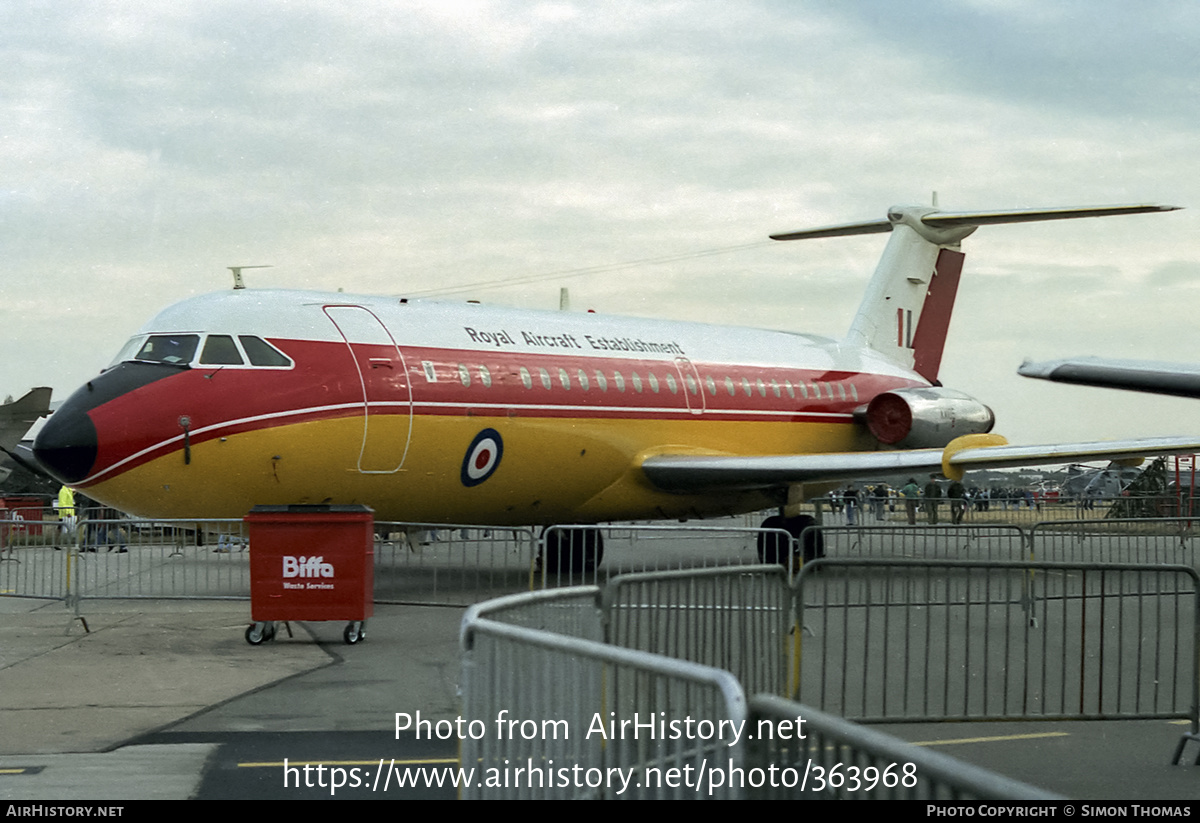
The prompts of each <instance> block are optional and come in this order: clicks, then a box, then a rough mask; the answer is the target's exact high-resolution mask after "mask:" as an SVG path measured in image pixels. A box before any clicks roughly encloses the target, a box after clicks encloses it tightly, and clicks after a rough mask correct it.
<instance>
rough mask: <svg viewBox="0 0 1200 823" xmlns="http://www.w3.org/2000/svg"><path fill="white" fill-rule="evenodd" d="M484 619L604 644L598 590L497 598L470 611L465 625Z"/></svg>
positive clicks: (573, 589) (583, 588) (584, 588)
mask: <svg viewBox="0 0 1200 823" xmlns="http://www.w3.org/2000/svg"><path fill="white" fill-rule="evenodd" d="M481 618H482V619H487V620H493V621H495V622H497V623H505V624H507V625H510V626H522V627H524V628H527V629H538V630H541V631H549V632H554V633H555V634H561V635H563V636H566V637H581V638H583V639H584V640H594V641H596V642H597V643H602V642H604V641H605V619H604V612H603V609H602V606H601V594H600V590H599V589H598V588H596V587H595V586H572V587H569V588H563V589H551V590H549V591H536V592H525V593H524V594H512V595H509V596H507V597H498V598H496V599H495V600H488V601H487V602H485V603H478V604H476V605H474V606H471V607H470V608H469V609H467V612H466V615H465V616H464V618H463V625H464V626H466V625H469V624H470V623H471V622H473V621H474V620H477V619H481Z"/></svg>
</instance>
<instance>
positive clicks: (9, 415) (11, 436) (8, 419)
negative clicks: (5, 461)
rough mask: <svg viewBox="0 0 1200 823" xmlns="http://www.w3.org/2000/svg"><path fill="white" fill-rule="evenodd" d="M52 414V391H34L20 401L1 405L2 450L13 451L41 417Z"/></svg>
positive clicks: (41, 389) (0, 441)
mask: <svg viewBox="0 0 1200 823" xmlns="http://www.w3.org/2000/svg"><path fill="white" fill-rule="evenodd" d="M49 413H50V389H48V388H46V387H45V386H42V387H40V388H36V389H32V390H31V391H29V392H28V393H26V394H25V396H24V397H22V398H21V399H20V400H14V401H11V402H9V403H4V404H3V405H0V449H2V450H4V451H11V450H12V449H14V448H16V446H17V444H18V443H20V442H21V438H22V437H24V436H25V432H27V431H29V427H30V426H32V425H33V424H34V423H36V422H37V419H38V418H39V417H44V416H46V415H47V414H49Z"/></svg>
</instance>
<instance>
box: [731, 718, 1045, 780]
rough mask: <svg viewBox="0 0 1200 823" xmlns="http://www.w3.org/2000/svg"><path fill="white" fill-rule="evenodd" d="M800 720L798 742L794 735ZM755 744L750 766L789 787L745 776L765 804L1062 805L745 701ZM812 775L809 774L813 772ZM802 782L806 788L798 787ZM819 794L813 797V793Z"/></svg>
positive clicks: (899, 745)
mask: <svg viewBox="0 0 1200 823" xmlns="http://www.w3.org/2000/svg"><path fill="white" fill-rule="evenodd" d="M797 718H803V719H804V724H803V728H802V729H801V730H799V731H802V732H803V735H804V736H803V738H801V737H799V732H798V731H797V723H796V719H797ZM749 727H750V728H751V729H754V730H755V732H754V736H753V738H752V739H751V740H750V741H749V744H748V749H749V751H748V753H747V754H748V760H749V762H751V763H755V764H764V763H766V764H773V765H774V766H776V768H777V770H778V773H779V774H780V776H781V777H783V776H785V775H787V773H788V771H789V770H790V772H791V774H792V776H793V779H792V780H791V781H784V780H780V781H778V782H777V783H775V784H772V783H771V781H770V780H769V779H768V777H769V774H768V773H766V772H765V771H764V770H763V769H762V767H761V766H759V768H758V770H757V771H758V774H755V772H754V770H753V769H752V770H751V771H750V772H749V781H750V787H751V790H752V791H751V792H750V795H749V796H750V797H751V798H753V799H764V800H1061V799H1062V798H1061V797H1060V796H1058V795H1055V794H1052V793H1050V792H1044V791H1042V790H1041V789H1037V788H1035V787H1032V786H1029V785H1027V784H1025V783H1020V782H1018V781H1016V780H1011V779H1009V778H1007V777H1003V776H1002V775H999V774H996V773H995V772H989V771H987V770H986V769H981V768H979V767H978V766H973V765H971V764H970V763H964V762H963V761H961V760H956V759H954V758H953V757H948V756H946V755H944V754H940V753H938V752H935V751H930V750H929V749H927V748H923V747H920V746H914V745H912V744H911V743H907V742H905V741H902V740H898V739H896V738H894V737H892V736H891V735H888V734H884V733H883V732H880V731H877V730H875V729H870V728H867V727H866V726H860V725H859V724H857V723H852V722H850V721H849V720H846V719H845V718H842V717H837V716H835V715H832V714H827V713H825V712H822V711H819V710H817V709H814V708H813V707H811V706H806V705H804V704H802V703H796V702H793V701H791V700H784V699H783V698H780V697H774V696H772V695H766V694H760V695H755V696H754V697H752V698H750V724H749ZM814 767H815V768H814ZM804 775H807V778H808V781H809V785H803V783H802V776H804ZM789 783H790V785H789ZM818 786H819V789H818V788H817V787H818Z"/></svg>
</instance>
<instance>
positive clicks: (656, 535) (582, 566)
mask: <svg viewBox="0 0 1200 823" xmlns="http://www.w3.org/2000/svg"><path fill="white" fill-rule="evenodd" d="M763 540H773V541H776V542H777V543H778V544H779V545H781V546H791V547H792V548H793V550H794V548H795V545H796V544H795V541H794V540H793V539H792V536H791V535H789V534H788V533H787V532H786V531H783V530H781V529H758V528H752V527H747V526H692V525H687V524H672V525H651V524H640V525H639V524H628V525H618V526H576V525H557V526H548V527H546V529H545V531H544V532H543V534H542V536H541V539H540V540H539V545H538V556H539V558H540V561H541V562H540V563H539V571H540V573H539V574H537V575H536V578H535V583H534V585H535V586H536V587H539V588H551V587H554V586H567V585H575V584H579V583H601V582H603V581H605V580H608V579H610V578H612V577H615V576H617V575H620V574H634V573H638V572H649V571H670V570H680V569H695V568H719V567H726V566H750V565H758V564H759V563H760V562H761V561H760V559H759V545H760V543H761V542H762V541H763ZM784 553H785V554H787V553H788V552H786V551H785V552H784ZM791 553H792V554H794V551H793V552H791Z"/></svg>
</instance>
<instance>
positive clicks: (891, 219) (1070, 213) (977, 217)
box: [771, 203, 1180, 240]
mask: <svg viewBox="0 0 1200 823" xmlns="http://www.w3.org/2000/svg"><path fill="white" fill-rule="evenodd" d="M1179 208H1180V206H1162V205H1158V204H1152V203H1139V204H1133V205H1125V206H1068V207H1066V208H1058V209H1012V210H999V211H962V212H945V211H937V210H936V209H929V210H928V214H924V215H920V216H919V220H920V222H921V224H922V225H924V226H926V227H928V228H930V229H954V228H968V227H970V228H974V227H977V226H992V225H998V224H1001V223H1036V222H1040V221H1043V220H1070V219H1072V218H1077V217H1113V216H1117V215H1123V214H1150V213H1156V212H1164V211H1176V210H1177V209H1179ZM891 211H892V212H894V214H893V213H889V215H888V218H887V219H885V220H868V221H863V222H858V223H842V224H839V225H836V226H822V227H819V228H815V229H803V230H801V231H792V232H784V233H782V234H772V235H771V239H772V240H811V239H813V238H817V237H847V236H850V235H855V234H880V233H883V232H889V231H891V230H892V226H893V224H895V223H897V222H899V217H900V210H899V209H895V208H893V209H892V210H891Z"/></svg>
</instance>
